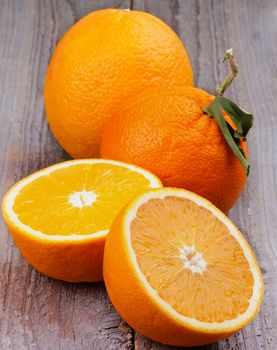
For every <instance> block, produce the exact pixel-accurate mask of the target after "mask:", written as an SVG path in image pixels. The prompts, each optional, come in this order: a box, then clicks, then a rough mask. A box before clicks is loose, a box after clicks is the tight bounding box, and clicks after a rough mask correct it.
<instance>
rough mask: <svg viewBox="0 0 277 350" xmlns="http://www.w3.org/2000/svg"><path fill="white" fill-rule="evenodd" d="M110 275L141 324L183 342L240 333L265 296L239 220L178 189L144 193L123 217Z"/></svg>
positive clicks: (157, 336) (116, 226) (114, 237)
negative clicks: (237, 224) (240, 228)
mask: <svg viewBox="0 0 277 350" xmlns="http://www.w3.org/2000/svg"><path fill="white" fill-rule="evenodd" d="M114 271H116V274H115V273H114ZM104 280H105V283H106V286H107V290H108V293H109V296H110V298H111V300H112V302H113V304H114V305H115V307H116V309H117V310H118V312H119V313H120V314H121V316H122V317H123V318H124V319H125V320H126V321H127V322H128V323H129V324H130V325H131V326H132V327H133V328H134V329H135V330H136V331H138V332H140V333H142V334H144V335H145V336H148V337H149V338H151V339H153V340H156V341H159V342H161V343H165V344H170V345H178V346H195V345H203V344H208V343H212V342H214V341H218V340H220V339H223V338H225V337H227V336H229V335H231V334H233V333H234V332H236V331H238V330H239V329H241V328H242V327H244V326H245V325H246V324H247V323H249V322H250V321H251V320H252V319H253V318H254V317H255V316H256V315H257V313H258V311H259V308H260V305H261V302H262V297H263V282H262V277H261V271H260V269H259V266H258V264H257V261H256V259H255V256H254V254H253V252H252V250H251V248H250V247H249V245H248V243H247V241H246V240H245V238H244V237H243V235H242V234H241V233H240V232H239V230H238V229H237V227H236V226H235V225H234V224H233V223H232V222H231V221H230V220H229V219H228V218H227V217H226V216H225V215H224V214H223V213H222V212H221V211H220V210H219V209H218V208H217V207H215V206H214V205H212V204H211V203H210V202H208V201H207V200H205V199H204V198H202V197H200V196H198V195H196V194H194V193H192V192H189V191H185V190H179V189H170V188H162V189H158V190H151V191H148V192H146V193H144V194H140V195H139V196H138V197H137V198H135V199H134V200H133V201H132V202H131V203H130V204H129V205H128V206H127V207H126V208H124V209H123V210H122V211H121V212H120V214H119V215H118V216H117V218H116V220H115V221H114V223H113V225H112V227H111V230H110V233H109V236H108V239H107V242H106V248H105V257H104ZM130 305H131V306H130Z"/></svg>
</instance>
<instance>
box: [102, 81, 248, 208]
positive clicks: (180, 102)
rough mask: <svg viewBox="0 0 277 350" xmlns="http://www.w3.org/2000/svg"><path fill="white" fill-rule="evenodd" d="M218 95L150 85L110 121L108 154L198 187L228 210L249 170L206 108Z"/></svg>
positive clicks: (169, 182) (168, 181)
mask: <svg viewBox="0 0 277 350" xmlns="http://www.w3.org/2000/svg"><path fill="white" fill-rule="evenodd" d="M213 99H214V96H213V95H210V94H208V93H207V92H205V91H203V90H201V89H198V88H193V87H175V88H168V87H164V88H155V89H148V90H146V91H144V92H143V93H141V94H139V95H138V96H135V97H133V98H132V99H130V100H129V101H125V102H124V103H123V104H122V105H121V107H119V108H118V109H117V110H115V112H114V116H113V118H111V119H110V120H109V121H108V122H107V123H106V125H105V128H104V132H103V138H102V146H101V155H102V157H104V158H109V159H116V160H122V161H125V162H129V163H134V164H137V165H140V166H142V167H144V168H146V169H148V170H151V171H152V172H153V173H154V174H156V175H157V176H158V177H159V178H160V179H161V180H162V182H163V184H164V186H171V187H180V188H185V189H187V190H190V191H193V192H195V193H197V194H199V195H201V196H203V197H205V198H207V199H208V200H210V201H211V202H212V203H214V204H215V205H216V206H217V207H218V208H220V209H221V210H223V211H227V210H228V209H230V208H231V207H232V206H233V204H234V203H235V202H236V200H237V199H238V197H239V195H240V193H241V192H242V190H243V187H244V184H245V181H246V172H245V170H244V168H243V166H242V165H241V163H240V161H239V160H238V159H237V158H236V156H235V155H234V154H233V152H232V150H231V148H230V147H229V146H228V144H227V143H226V141H225V138H224V136H223V134H222V132H221V130H220V129H219V126H218V124H217V122H216V120H215V119H213V118H210V117H209V116H208V115H206V114H204V113H203V111H202V109H201V107H203V106H207V105H209V104H210V103H211V102H212V101H213ZM229 122H230V121H229ZM243 148H244V150H245V154H247V148H246V144H244V147H243Z"/></svg>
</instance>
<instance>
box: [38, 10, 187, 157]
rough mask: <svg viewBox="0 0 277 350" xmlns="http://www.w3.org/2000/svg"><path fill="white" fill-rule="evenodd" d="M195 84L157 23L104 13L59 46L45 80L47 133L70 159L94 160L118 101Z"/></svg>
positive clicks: (183, 57) (181, 52)
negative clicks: (158, 89)
mask: <svg viewBox="0 0 277 350" xmlns="http://www.w3.org/2000/svg"><path fill="white" fill-rule="evenodd" d="M174 84H186V85H193V73H192V68H191V64H190V61H189V58H188V55H187V53H186V50H185V48H184V46H183V44H182V42H181V40H180V39H179V38H178V36H177V35H176V34H175V33H174V32H173V31H172V30H171V29H170V28H169V27H168V26H167V25H166V24H165V23H164V22H162V21H161V20H160V19H158V18H156V17H154V16H152V15H150V14H148V13H145V12H142V11H123V10H120V9H105V10H99V11H95V12H92V13H90V14H89V15H87V16H85V17H84V18H82V19H81V20H80V21H79V22H77V23H76V24H75V25H74V26H73V27H72V28H71V29H69V31H68V32H67V33H66V34H65V35H64V36H63V38H62V39H61V41H60V42H59V44H58V46H57V48H56V50H55V52H54V54H53V57H52V59H51V62H50V64H49V67H48V71H47V75H46V80H45V90H44V96H45V108H46V115H47V118H48V121H49V125H50V127H51V130H52V131H53V133H54V135H55V137H56V138H57V140H58V141H59V143H60V144H61V145H62V147H63V148H64V149H65V150H66V151H67V152H68V153H69V154H70V155H71V156H73V157H74V158H91V157H98V156H99V153H100V138H101V133H102V129H103V124H104V122H105V121H106V120H108V119H109V117H110V116H111V115H112V112H113V111H114V109H115V108H116V106H117V105H118V104H119V103H122V102H124V101H125V100H126V99H127V98H128V97H129V96H133V95H134V94H136V93H138V92H140V91H143V90H144V89H146V88H147V87H149V86H162V85H166V86H169V85H171V86H172V85H174Z"/></svg>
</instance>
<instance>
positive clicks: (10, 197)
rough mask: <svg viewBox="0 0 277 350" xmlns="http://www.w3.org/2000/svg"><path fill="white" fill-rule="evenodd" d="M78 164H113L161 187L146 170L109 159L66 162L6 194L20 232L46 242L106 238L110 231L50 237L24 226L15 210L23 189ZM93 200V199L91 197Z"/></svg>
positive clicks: (40, 171)
mask: <svg viewBox="0 0 277 350" xmlns="http://www.w3.org/2000/svg"><path fill="white" fill-rule="evenodd" d="M78 164H111V165H115V166H119V167H123V168H126V169H129V170H130V171H134V172H136V173H140V174H142V175H143V176H144V177H145V178H146V179H147V180H149V188H158V187H161V186H162V185H161V182H160V180H159V179H158V178H157V177H156V176H154V175H153V174H151V173H150V172H148V171H147V170H144V169H142V168H139V167H136V166H134V165H131V164H127V163H123V162H118V161H114V160H107V159H80V160H69V161H66V162H62V163H58V164H56V165H52V166H49V167H47V168H45V169H42V170H39V171H37V172H36V173H34V174H32V175H29V176H28V177H26V178H24V179H22V180H21V181H19V182H18V183H17V184H15V185H14V186H13V187H12V188H11V189H10V190H9V191H8V193H7V194H6V196H5V199H4V201H3V203H4V204H3V208H5V211H6V212H7V213H8V216H9V218H10V221H11V222H12V223H13V225H15V226H17V227H18V228H19V229H20V230H22V231H23V232H26V233H28V234H31V235H33V236H36V237H38V238H40V239H44V240H50V241H80V240H86V239H89V238H98V237H101V236H106V235H107V233H108V231H109V230H102V231H98V232H92V233H89V234H85V235H78V234H71V235H66V236H65V235H48V234H45V233H43V232H41V231H38V230H34V229H32V228H31V227H29V226H27V225H25V224H23V223H22V222H21V221H20V220H19V219H18V216H17V214H16V213H15V212H14V210H13V204H14V201H15V199H16V197H17V195H18V194H19V193H20V191H21V190H22V188H24V187H25V186H26V185H28V184H29V183H31V182H32V181H34V180H35V179H37V178H39V177H42V176H46V175H49V174H50V173H51V172H53V171H55V170H58V169H62V168H67V167H69V166H71V165H78ZM90 199H91V197H90Z"/></svg>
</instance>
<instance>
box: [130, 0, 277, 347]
mask: <svg viewBox="0 0 277 350" xmlns="http://www.w3.org/2000/svg"><path fill="white" fill-rule="evenodd" d="M133 7H134V9H135V8H139V9H142V10H147V11H149V12H152V13H154V14H155V15H157V16H159V17H160V18H162V19H163V20H165V21H166V22H167V23H168V24H169V25H171V27H173V28H174V29H175V30H176V31H177V32H178V33H179V34H180V37H181V39H182V40H183V42H184V43H185V45H186V48H187V50H188V52H189V55H190V58H191V60H192V64H193V69H194V72H195V75H196V84H197V85H198V86H200V87H203V88H205V89H206V90H208V91H210V92H213V91H214V89H215V87H216V86H218V85H219V83H220V82H221V81H222V79H223V78H224V77H225V74H226V66H224V65H223V64H221V59H222V55H223V53H224V51H225V50H226V49H228V48H229V47H233V48H234V52H235V55H236V61H237V63H238V66H239V70H240V73H239V77H238V80H237V82H236V83H235V84H234V86H233V87H232V88H231V89H230V90H229V91H228V92H227V94H226V95H227V96H229V97H231V98H232V99H234V100H235V101H237V102H238V103H239V104H240V105H241V106H243V107H245V108H246V109H248V110H250V111H252V112H253V113H254V116H255V125H254V128H253V130H252V131H251V133H250V137H249V148H250V164H251V174H250V177H249V181H248V184H247V187H246V189H245V191H244V194H243V195H242V197H241V198H240V200H239V201H238V203H237V204H236V205H235V207H234V208H233V209H232V211H231V213H230V216H231V218H232V219H233V220H234V222H235V223H236V224H237V225H238V226H239V227H240V228H241V230H242V232H243V233H244V234H245V236H246V238H247V239H248V241H249V242H250V244H251V246H252V247H253V249H254V251H255V253H256V255H257V258H258V260H259V262H260V265H261V268H262V270H263V277H264V282H265V288H266V293H265V301H264V305H263V307H262V310H261V312H260V314H259V316H258V317H257V318H256V319H255V320H254V322H252V323H251V324H250V325H249V326H248V327H246V328H245V329H244V330H243V331H241V332H239V333H238V334H237V335H235V336H233V337H231V338H230V339H227V340H225V341H222V342H219V343H218V344H213V345H210V346H207V347H200V348H199V349H211V350H216V349H220V350H223V349H224V350H227V349H228V350H231V349H232V350H235V349H236V350H237V349H243V350H252V349H270V350H276V349H277V332H276V330H277V304H276V303H277V301H276V300H277V298H276V296H277V277H276V264H277V259H276V258H277V218H276V215H274V212H275V211H276V210H275V203H276V200H277V191H276V188H277V186H276V180H277V179H276V170H277V157H276V154H277V153H276V152H277V140H276V137H274V135H275V133H276V132H277V118H276V113H277V102H276V94H277V76H276V72H277V61H276V53H277V52H276V51H277V21H276V11H277V3H276V1H274V0H273V1H251V0H248V1H240V0H236V1H234V0H228V1H220V0H214V1H212V0H209V1H204V0H198V1H194V0H191V1H190V0H188V1H182V0H179V1H178V0H176V1H160V0H145V1H136V0H135V1H134V4H133ZM274 96H275V101H274ZM136 348H137V349H139V350H143V349H144V350H150V349H151V350H168V349H171V350H173V348H172V347H167V346H161V345H159V344H157V343H155V342H152V341H150V340H147V339H146V338H144V337H142V336H141V335H136ZM176 349H177V348H176Z"/></svg>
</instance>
